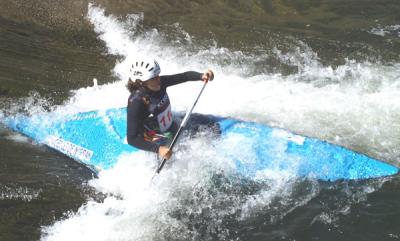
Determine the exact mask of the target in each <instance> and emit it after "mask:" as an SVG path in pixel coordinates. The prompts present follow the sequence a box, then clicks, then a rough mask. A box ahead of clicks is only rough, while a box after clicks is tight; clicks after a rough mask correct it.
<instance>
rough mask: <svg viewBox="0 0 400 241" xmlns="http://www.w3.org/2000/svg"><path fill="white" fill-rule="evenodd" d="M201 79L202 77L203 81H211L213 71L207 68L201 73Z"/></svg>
mask: <svg viewBox="0 0 400 241" xmlns="http://www.w3.org/2000/svg"><path fill="white" fill-rule="evenodd" d="M201 79H202V80H203V81H204V82H208V81H212V80H213V79H214V73H213V72H212V70H211V69H209V70H207V71H206V72H205V73H204V74H203V76H202V77H201Z"/></svg>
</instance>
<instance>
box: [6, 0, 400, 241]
mask: <svg viewBox="0 0 400 241" xmlns="http://www.w3.org/2000/svg"><path fill="white" fill-rule="evenodd" d="M0 7H1V10H0V14H1V15H0V57H1V58H0V70H1V71H0V83H1V85H0V100H1V103H0V119H3V118H4V117H5V116H9V115H11V116H12V115H16V114H18V113H25V114H38V113H42V112H49V111H52V112H55V113H60V115H61V113H62V114H65V113H76V112H81V111H89V110H95V109H107V108H111V107H122V106H125V105H126V100H127V97H128V93H127V91H126V89H125V88H124V85H125V83H126V79H127V76H128V71H129V70H128V66H129V64H130V63H131V61H132V60H133V59H135V58H137V56H146V57H151V58H155V59H157V60H158V62H159V63H160V65H161V69H162V72H161V74H173V73H179V72H183V71H187V70H196V71H204V70H206V69H208V68H211V69H213V70H214V72H215V75H216V78H215V81H213V82H211V83H210V84H209V85H208V86H207V89H206V90H205V92H204V94H203V95H202V97H201V100H200V101H199V103H198V105H197V106H196V109H195V111H196V112H200V113H204V114H214V115H219V116H231V117H235V118H239V119H242V120H249V121H256V122H259V123H263V124H267V125H269V126H273V127H279V128H283V129H286V130H289V131H292V132H295V133H298V134H301V135H305V136H310V137H316V138H319V139H322V140H326V141H329V142H331V143H335V144H338V145H342V146H345V147H347V148H350V149H352V150H355V151H357V152H361V153H364V154H366V155H369V156H372V157H374V158H377V159H380V160H383V161H386V162H388V163H391V164H393V165H396V166H400V148H399V146H400V15H399V12H400V3H399V2H398V1H394V0H393V1H389V0H385V1H354V0H351V1H339V0H335V1H324V0H319V1H311V0H298V1H272V0H270V1H267V0H265V1H255V0H254V1H241V0H236V1H219V0H218V1H207V0H205V1H199V0H197V1H167V0H152V1H147V2H144V1H133V0H131V1H96V2H91V3H88V2H87V1H66V0H64V1H41V2H40V3H37V2H35V1H18V0H17V1H8V0H5V1H2V3H0ZM94 78H96V79H97V83H98V85H94V83H93V79H94ZM198 90H199V86H198V85H196V83H186V84H182V85H179V86H176V87H172V88H170V89H169V95H170V97H171V101H172V105H173V109H174V110H175V111H183V110H185V109H186V108H187V107H188V106H189V105H190V104H191V103H192V101H193V99H194V97H195V95H196V93H197V91H198ZM207 138H209V137H207V136H200V137H198V138H195V139H191V140H188V139H186V144H185V145H187V147H186V150H185V151H183V152H181V153H179V152H177V153H176V158H175V161H174V163H173V164H172V165H170V166H168V167H167V169H166V170H165V172H164V171H163V172H164V173H162V175H160V177H159V179H158V180H157V183H156V184H155V185H153V186H151V187H150V188H149V187H148V182H147V180H148V179H149V177H151V175H152V173H153V171H154V170H153V169H152V167H153V166H154V162H155V160H154V156H152V155H148V154H146V153H133V154H131V155H127V156H123V157H121V158H119V159H118V160H115V162H116V165H115V167H114V168H112V169H109V170H104V171H101V172H100V173H99V175H98V176H96V175H95V174H94V173H92V172H91V171H90V170H89V169H88V168H86V167H85V166H83V165H81V164H79V163H77V162H75V161H73V160H71V159H69V158H68V157H66V156H64V155H62V154H60V153H57V152H55V151H53V150H51V149H49V148H47V147H46V146H43V145H41V144H38V143H35V142H33V141H31V140H30V139H28V138H26V137H24V136H22V135H20V134H17V133H14V132H11V131H10V130H7V129H6V128H5V127H4V126H1V125H0V153H1V155H0V240H4V241H8V240H10V241H12V240H18V241H20V240H46V241H47V240H57V241H59V240H96V241H98V240H324V241H325V240H352V241H353V240H374V241H375V240H400V202H399V200H400V176H399V175H396V176H393V177H385V178H378V179H373V180H362V181H337V182H333V183H332V182H321V181H318V180H314V179H312V178H295V177H293V175H292V174H291V173H290V172H285V173H279V172H266V173H265V176H264V179H263V180H262V181H260V182H254V181H249V180H237V179H232V178H230V177H229V171H230V170H231V168H232V166H231V165H229V162H227V160H224V159H223V158H222V157H221V156H220V155H219V153H217V152H216V151H215V149H213V147H212V146H209V145H206V144H205V143H208V141H209V140H208V139H207Z"/></svg>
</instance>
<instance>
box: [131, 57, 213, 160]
mask: <svg viewBox="0 0 400 241" xmlns="http://www.w3.org/2000/svg"><path fill="white" fill-rule="evenodd" d="M160 72H161V69H160V66H159V65H158V63H157V62H156V61H155V60H152V61H146V60H141V61H136V62H134V63H133V64H132V66H131V69H130V78H129V81H128V84H127V85H126V87H127V88H128V90H129V91H130V92H131V95H130V96H129V99H128V108H127V139H128V143H129V144H130V145H132V146H134V147H136V148H138V149H141V150H145V151H151V152H155V153H158V154H159V155H160V156H161V157H163V158H166V159H169V158H170V157H171V155H172V151H171V150H170V149H169V148H168V146H166V140H168V138H169V137H170V136H171V135H173V134H174V133H175V132H176V130H177V124H176V123H175V122H174V118H173V114H172V112H171V104H170V101H169V97H168V94H167V91H166V89H167V87H169V86H173V85H176V84H180V83H184V82H186V81H195V80H202V81H209V80H210V81H211V80H213V78H214V74H213V72H212V71H211V70H208V71H206V72H205V73H199V72H195V71H189V72H184V73H181V74H176V75H164V76H159V74H160ZM133 79H134V81H133Z"/></svg>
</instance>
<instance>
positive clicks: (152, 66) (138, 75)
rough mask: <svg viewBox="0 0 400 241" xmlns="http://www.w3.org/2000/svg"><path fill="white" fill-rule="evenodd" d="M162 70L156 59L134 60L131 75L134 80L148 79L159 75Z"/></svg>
mask: <svg viewBox="0 0 400 241" xmlns="http://www.w3.org/2000/svg"><path fill="white" fill-rule="evenodd" d="M160 72H161V69H160V65H158V63H157V61H155V60H150V61H148V60H139V61H136V62H133V64H132V66H131V68H130V77H131V79H132V80H135V79H140V80H141V81H146V80H149V79H152V78H154V77H156V76H157V75H159V74H160Z"/></svg>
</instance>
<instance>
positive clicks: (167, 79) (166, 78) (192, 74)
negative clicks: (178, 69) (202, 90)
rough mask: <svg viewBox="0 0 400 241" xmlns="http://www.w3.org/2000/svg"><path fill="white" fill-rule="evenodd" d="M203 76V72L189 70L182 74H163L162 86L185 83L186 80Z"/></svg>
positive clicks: (193, 79)
mask: <svg viewBox="0 0 400 241" xmlns="http://www.w3.org/2000/svg"><path fill="white" fill-rule="evenodd" d="M202 76H203V74H202V73H199V72H196V71H188V72H184V73H181V74H174V75H163V76H160V78H161V85H162V87H164V88H167V87H169V86H172V85H177V84H180V83H184V82H186V81H195V80H201V77H202Z"/></svg>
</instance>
